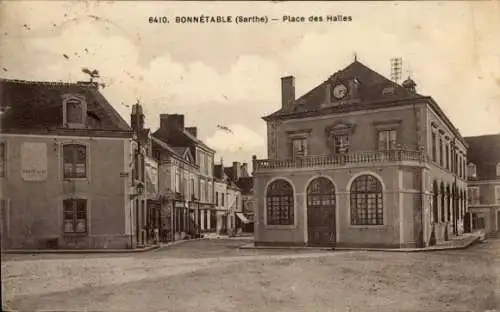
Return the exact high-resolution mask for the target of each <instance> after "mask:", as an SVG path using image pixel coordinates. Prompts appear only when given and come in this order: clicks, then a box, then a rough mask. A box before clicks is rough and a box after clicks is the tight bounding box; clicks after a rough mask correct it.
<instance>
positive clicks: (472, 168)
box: [467, 163, 477, 178]
mask: <svg viewBox="0 0 500 312" xmlns="http://www.w3.org/2000/svg"><path fill="white" fill-rule="evenodd" d="M467 176H468V177H469V178H475V177H476V176H477V175H476V165H474V164H473V163H470V164H469V165H468V166H467Z"/></svg>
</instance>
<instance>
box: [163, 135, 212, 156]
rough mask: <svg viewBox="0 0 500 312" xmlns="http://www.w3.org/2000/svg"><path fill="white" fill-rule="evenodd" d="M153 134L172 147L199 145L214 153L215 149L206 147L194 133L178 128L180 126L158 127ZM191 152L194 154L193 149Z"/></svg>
mask: <svg viewBox="0 0 500 312" xmlns="http://www.w3.org/2000/svg"><path fill="white" fill-rule="evenodd" d="M153 135H154V136H156V137H157V138H159V139H161V140H162V141H164V142H168V144H169V145H170V146H172V147H185V146H193V145H199V146H202V147H204V148H205V149H207V150H209V151H212V152H214V153H215V150H213V149H211V148H210V147H208V146H207V145H206V144H205V143H204V142H203V141H202V140H200V139H198V138H196V137H195V136H194V135H192V134H191V133H189V132H188V131H187V130H185V129H180V128H170V129H168V130H162V129H158V130H156V131H155V132H154V133H153ZM191 152H192V153H193V156H194V155H195V151H194V150H192V151H191ZM194 157H196V156H194Z"/></svg>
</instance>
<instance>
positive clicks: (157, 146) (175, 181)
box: [151, 114, 216, 240]
mask: <svg viewBox="0 0 500 312" xmlns="http://www.w3.org/2000/svg"><path fill="white" fill-rule="evenodd" d="M151 137H152V141H153V155H154V156H155V159H158V161H159V194H160V195H159V196H160V197H161V198H162V201H163V202H164V203H166V205H167V206H163V208H162V214H161V215H162V217H161V218H163V219H162V222H161V224H162V228H163V230H162V232H164V234H163V236H164V237H167V236H168V237H170V238H168V239H169V240H171V239H175V240H177V239H183V238H185V237H188V236H189V237H196V236H199V235H200V234H201V233H202V232H205V231H207V230H210V228H213V229H214V230H215V222H211V221H213V220H214V219H215V218H216V208H215V203H214V196H213V193H214V176H213V167H214V154H215V151H214V150H213V149H211V148H210V147H208V146H207V145H206V144H205V143H204V142H202V141H201V140H200V139H199V138H198V136H197V128H196V127H185V126H184V115H179V114H161V115H160V128H159V129H158V130H157V131H155V132H154V133H153V134H152V135H151ZM168 233H170V234H168Z"/></svg>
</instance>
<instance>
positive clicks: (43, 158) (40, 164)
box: [21, 142, 48, 181]
mask: <svg viewBox="0 0 500 312" xmlns="http://www.w3.org/2000/svg"><path fill="white" fill-rule="evenodd" d="M47 164H48V161H47V144H45V143H33V142H25V143H23V145H22V146H21V176H22V178H23V180H25V181H45V180H46V179H47Z"/></svg>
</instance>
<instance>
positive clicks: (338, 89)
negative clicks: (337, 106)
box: [333, 84, 347, 99]
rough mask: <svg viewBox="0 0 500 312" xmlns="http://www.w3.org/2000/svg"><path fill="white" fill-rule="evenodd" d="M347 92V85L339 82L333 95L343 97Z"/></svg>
mask: <svg viewBox="0 0 500 312" xmlns="http://www.w3.org/2000/svg"><path fill="white" fill-rule="evenodd" d="M346 94H347V87H346V86H345V85H343V84H338V85H336V86H335V87H333V96H334V97H335V98H336V99H341V98H343V97H344V96H346Z"/></svg>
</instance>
